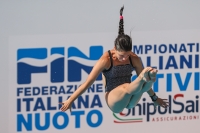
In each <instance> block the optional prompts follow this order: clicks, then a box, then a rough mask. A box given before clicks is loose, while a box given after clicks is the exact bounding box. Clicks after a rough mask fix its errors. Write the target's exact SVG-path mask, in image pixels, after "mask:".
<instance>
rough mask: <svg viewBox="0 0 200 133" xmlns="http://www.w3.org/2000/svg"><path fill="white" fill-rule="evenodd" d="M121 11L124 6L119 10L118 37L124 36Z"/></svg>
mask: <svg viewBox="0 0 200 133" xmlns="http://www.w3.org/2000/svg"><path fill="white" fill-rule="evenodd" d="M123 10H124V6H123V7H122V8H121V9H120V21H119V32H118V34H119V35H121V34H122V35H124V19H123V16H122V14H123Z"/></svg>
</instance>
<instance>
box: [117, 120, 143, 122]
mask: <svg viewBox="0 0 200 133" xmlns="http://www.w3.org/2000/svg"><path fill="white" fill-rule="evenodd" d="M137 122H142V121H123V122H122V121H121V122H120V121H116V120H114V123H137Z"/></svg>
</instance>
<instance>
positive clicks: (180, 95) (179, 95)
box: [174, 94, 184, 100]
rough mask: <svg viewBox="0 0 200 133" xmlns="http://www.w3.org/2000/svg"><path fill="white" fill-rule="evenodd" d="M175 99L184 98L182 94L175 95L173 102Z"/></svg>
mask: <svg viewBox="0 0 200 133" xmlns="http://www.w3.org/2000/svg"><path fill="white" fill-rule="evenodd" d="M177 97H184V95H183V94H176V95H175V96H174V100H176V98H177Z"/></svg>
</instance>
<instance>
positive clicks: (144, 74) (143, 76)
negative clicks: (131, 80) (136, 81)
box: [139, 67, 153, 82]
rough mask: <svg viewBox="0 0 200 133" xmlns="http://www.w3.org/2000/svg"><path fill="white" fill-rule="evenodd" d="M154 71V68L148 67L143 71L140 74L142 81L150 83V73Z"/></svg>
mask: <svg viewBox="0 0 200 133" xmlns="http://www.w3.org/2000/svg"><path fill="white" fill-rule="evenodd" d="M151 70H153V68H152V67H146V68H144V69H143V70H142V72H141V73H140V75H139V77H140V78H141V80H143V81H145V82H149V81H150V80H151V78H150V76H149V72H150V71H151Z"/></svg>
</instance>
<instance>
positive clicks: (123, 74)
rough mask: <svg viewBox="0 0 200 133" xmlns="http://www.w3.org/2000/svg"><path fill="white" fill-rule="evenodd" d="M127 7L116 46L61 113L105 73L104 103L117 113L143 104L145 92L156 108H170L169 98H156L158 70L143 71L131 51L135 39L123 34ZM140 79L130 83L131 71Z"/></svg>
mask: <svg viewBox="0 0 200 133" xmlns="http://www.w3.org/2000/svg"><path fill="white" fill-rule="evenodd" d="M123 9H124V7H122V8H121V10H120V21H119V31H118V36H117V38H116V39H115V41H114V47H113V49H111V50H108V51H106V52H105V53H104V54H103V55H102V56H101V57H100V59H99V60H98V61H97V62H96V64H95V65H94V67H93V69H92V71H91V72H90V74H89V75H88V77H87V79H86V81H85V82H84V83H83V84H82V85H81V86H80V87H79V88H78V89H77V90H76V91H75V92H74V93H73V94H72V95H71V96H70V98H69V99H67V100H66V101H64V102H62V103H61V104H62V107H61V108H60V110H61V111H66V110H68V109H70V111H71V105H72V103H73V102H74V101H75V100H76V99H77V98H78V97H79V96H80V95H81V94H82V93H84V92H85V91H86V90H87V89H88V88H89V87H90V86H91V85H92V84H93V83H94V81H95V80H96V78H97V77H98V75H99V74H101V73H102V76H103V83H104V86H105V100H106V103H107V105H108V107H109V108H110V110H111V111H112V112H114V113H120V112H122V111H123V109H125V108H128V109H130V108H134V107H135V106H136V105H137V103H138V102H139V101H140V99H141V97H142V95H143V93H145V92H147V93H148V95H149V96H150V98H151V99H152V101H153V102H154V105H155V106H157V105H158V106H161V107H163V108H167V107H168V102H167V99H161V98H159V97H158V96H156V94H155V92H154V91H153V90H152V85H153V83H154V82H155V81H156V75H157V72H158V71H157V69H154V68H152V67H145V68H143V65H142V62H141V59H140V58H139V57H138V56H137V55H136V54H135V53H133V52H132V39H131V37H130V36H129V35H126V34H124V18H123V16H122V13H123ZM133 71H135V72H136V74H137V78H136V79H135V80H134V81H131V76H132V72H133Z"/></svg>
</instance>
